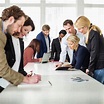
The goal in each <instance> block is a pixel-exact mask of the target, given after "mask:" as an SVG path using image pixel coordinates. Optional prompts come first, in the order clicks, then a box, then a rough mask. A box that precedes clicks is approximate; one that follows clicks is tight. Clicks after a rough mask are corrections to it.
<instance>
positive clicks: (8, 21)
mask: <svg viewBox="0 0 104 104" xmlns="http://www.w3.org/2000/svg"><path fill="white" fill-rule="evenodd" d="M25 20H26V15H25V14H24V12H23V11H22V10H21V8H19V7H18V6H11V7H8V8H6V9H4V10H3V12H2V17H1V18H0V77H1V78H0V80H1V79H2V78H3V79H5V80H7V81H9V82H10V83H12V84H13V85H16V86H17V85H18V84H20V83H22V82H24V83H29V84H31V83H38V82H39V81H40V80H41V76H40V75H39V76H37V78H35V77H34V76H31V77H28V76H23V75H22V74H20V73H18V72H16V71H14V70H13V69H11V68H10V66H9V65H8V63H7V59H6V54H5V50H4V48H5V45H6V41H7V38H6V35H5V34H6V33H9V34H14V33H16V32H17V33H18V32H20V29H21V27H22V26H23V24H24V22H25ZM2 84H3V83H1V82H0V92H1V91H2V90H3V89H4V88H3V87H2Z"/></svg>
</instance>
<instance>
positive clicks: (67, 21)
mask: <svg viewBox="0 0 104 104" xmlns="http://www.w3.org/2000/svg"><path fill="white" fill-rule="evenodd" d="M67 24H70V25H71V26H72V25H73V21H72V20H70V19H67V20H65V21H64V22H63V26H64V25H67Z"/></svg>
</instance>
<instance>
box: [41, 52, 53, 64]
mask: <svg viewBox="0 0 104 104" xmlns="http://www.w3.org/2000/svg"><path fill="white" fill-rule="evenodd" d="M50 56H51V53H50V52H49V53H44V54H43V57H42V61H41V63H47V62H48V61H49V58H50Z"/></svg>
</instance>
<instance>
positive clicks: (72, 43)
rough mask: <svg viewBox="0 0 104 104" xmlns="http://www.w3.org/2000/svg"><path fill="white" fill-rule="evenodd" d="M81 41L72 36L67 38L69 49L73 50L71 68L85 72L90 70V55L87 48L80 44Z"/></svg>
mask: <svg viewBox="0 0 104 104" xmlns="http://www.w3.org/2000/svg"><path fill="white" fill-rule="evenodd" d="M79 41H80V39H79V38H78V37H77V36H76V35H74V34H72V35H70V36H69V37H68V38H67V42H68V47H69V48H70V49H72V50H73V59H72V63H71V65H70V67H74V68H76V69H80V70H82V71H84V72H85V70H86V68H88V64H89V57H90V54H89V52H88V50H87V48H86V47H84V46H82V45H80V44H79Z"/></svg>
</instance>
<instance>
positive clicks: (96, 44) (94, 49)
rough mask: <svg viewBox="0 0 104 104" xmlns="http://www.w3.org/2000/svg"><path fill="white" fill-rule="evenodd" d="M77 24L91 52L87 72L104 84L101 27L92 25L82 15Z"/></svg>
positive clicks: (103, 45)
mask: <svg viewBox="0 0 104 104" xmlns="http://www.w3.org/2000/svg"><path fill="white" fill-rule="evenodd" d="M75 26H76V27H77V29H78V31H79V32H81V33H83V34H84V35H85V37H86V45H87V48H88V50H89V52H90V62H89V67H88V69H87V70H86V73H87V74H89V75H91V76H93V77H94V78H95V79H96V80H98V81H99V82H101V83H103V84H104V39H103V35H102V33H101V30H100V28H99V27H97V26H95V25H92V24H91V22H90V20H89V19H88V18H87V17H85V16H80V17H79V18H78V19H77V20H76V22H75Z"/></svg>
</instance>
